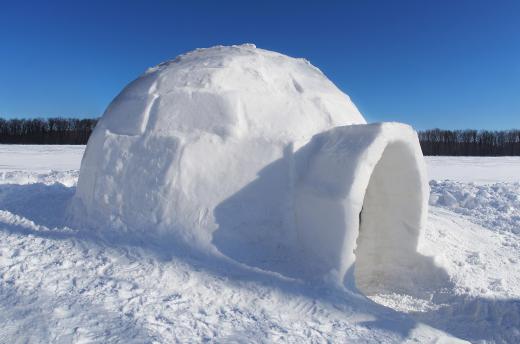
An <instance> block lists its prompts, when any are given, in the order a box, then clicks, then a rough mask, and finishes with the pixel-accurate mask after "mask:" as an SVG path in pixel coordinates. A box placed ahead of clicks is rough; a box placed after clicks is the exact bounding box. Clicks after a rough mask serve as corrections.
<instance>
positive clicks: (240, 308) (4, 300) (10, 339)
mask: <svg viewBox="0 0 520 344" xmlns="http://www.w3.org/2000/svg"><path fill="white" fill-rule="evenodd" d="M83 148H84V147H72V146H65V147H64V146H39V147H31V146H3V145H0V164H1V165H2V172H6V173H7V172H9V173H10V176H11V177H12V178H10V179H8V180H6V179H4V176H5V174H4V175H0V323H1V324H2V326H1V328H0V342H1V343H71V342H72V343H84V342H89V343H122V342H124V343H175V342H203V341H206V342H219V343H234V342H255V343H264V342H265V343H267V342H287V343H321V342H354V343H408V342H410V343H457V342H460V341H459V340H457V338H455V337H458V338H463V339H465V340H466V341H469V342H472V343H518V342H519V341H520V331H519V330H518V329H519V328H520V317H519V314H520V288H518V286H519V285H520V270H519V269H518V263H519V262H520V236H519V235H518V234H515V231H513V230H508V227H509V226H510V225H511V223H510V222H509V220H508V219H507V218H506V217H503V216H496V217H495V218H494V219H493V217H494V216H495V214H498V210H497V211H495V210H494V209H495V208H494V207H495V205H496V203H495V200H496V201H500V202H503V204H506V203H507V204H508V205H509V207H510V208H511V209H514V212H519V211H520V209H519V204H518V202H516V201H515V200H514V199H512V198H511V197H506V196H505V195H508V194H515V193H516V194H517V193H518V185H517V183H518V182H520V177H519V176H518V175H517V176H516V178H517V179H514V177H515V176H513V175H508V176H505V177H504V172H503V171H505V170H507V169H508V168H509V167H513V170H514V169H515V168H519V167H520V159H519V160H516V161H517V162H516V164H515V163H514V162H513V161H512V160H511V159H510V158H498V159H496V158H495V159H491V158H480V159H477V158H472V159H473V161H474V162H475V164H478V165H489V164H493V165H494V166H495V168H494V169H487V170H486V175H485V178H486V179H487V180H491V181H492V183H494V184H496V183H499V185H500V187H501V190H499V191H497V192H496V193H494V192H489V191H490V190H493V189H492V188H493V187H494V186H493V184H487V185H483V184H479V185H478V186H475V185H474V184H467V183H464V182H461V181H459V182H457V183H455V182H435V183H432V184H431V187H432V195H435V194H442V193H443V192H449V193H451V194H455V195H457V194H458V193H459V192H462V193H465V192H467V193H469V194H474V195H475V198H477V199H478V202H479V204H480V205H481V206H479V207H476V208H473V210H472V211H471V212H468V213H467V214H466V215H462V216H461V215H460V213H459V212H458V210H457V207H448V206H445V205H442V207H437V206H431V207H430V213H429V221H428V224H427V226H426V227H425V230H424V231H423V234H422V235H421V237H420V238H419V247H418V250H419V253H420V254H422V255H424V256H429V257H434V261H435V263H436V264H438V265H439V266H441V267H443V269H444V270H445V272H446V273H447V276H442V275H441V274H437V276H436V277H435V279H434V282H435V283H433V285H431V284H432V283H430V282H431V281H428V280H427V279H425V278H422V279H420V281H422V282H424V284H423V285H421V284H419V285H417V284H416V287H417V288H416V289H414V290H408V292H404V291H403V290H391V289H383V290H380V291H379V292H376V293H373V294H371V295H370V299H367V298H366V297H363V296H361V295H359V294H356V293H352V292H349V291H344V290H342V289H334V288H330V287H327V286H324V285H319V284H318V285H317V284H314V283H312V284H308V283H304V282H302V281H301V280H298V279H290V278H285V277H283V276H280V275H279V274H272V273H268V272H266V271H263V270H260V269H255V268H250V267H247V266H245V265H240V264H236V263H234V262H233V261H231V260H226V259H223V258H222V257H221V258H219V257H202V256H196V255H193V254H192V251H190V250H188V247H183V246H179V245H177V246H175V247H173V246H171V245H169V243H164V244H161V243H151V242H141V241H139V240H137V239H136V238H135V237H133V236H129V235H127V236H121V237H116V238H111V237H110V236H107V235H98V234H96V233H94V232H89V231H86V230H85V228H83V227H75V226H72V227H71V226H69V225H68V224H67V222H66V221H65V219H64V215H65V210H66V206H67V204H68V203H69V202H70V200H71V198H72V197H73V195H74V193H75V187H74V186H72V187H69V186H66V185H64V184H63V182H65V183H66V184H69V182H70V185H75V184H76V178H77V175H78V170H77V169H78V168H79V163H80V161H79V160H80V158H81V152H80V151H81V149H83ZM16 156H24V159H25V160H23V161H22V159H19V160H18V161H16V159H15V157H16ZM42 156H45V159H44V158H42ZM33 159H40V163H39V164H38V165H39V166H37V165H32V164H31V161H33ZM44 160H46V162H45V161H44ZM427 162H428V167H429V171H432V170H434V171H435V173H436V174H435V178H437V179H439V180H443V179H446V178H448V177H450V176H453V175H454V174H455V173H457V174H458V175H462V171H463V170H464V166H467V163H466V162H465V159H464V158H462V159H461V158H456V157H446V158H442V159H438V158H436V159H427ZM54 166H58V167H57V168H56V169H55V168H54ZM71 168H72V169H73V170H72V171H70V173H69V172H67V171H68V170H69V169H71ZM472 171H473V169H471V168H467V169H466V173H467V175H468V176H471V175H472ZM493 171H497V173H496V175H493V174H492V173H493ZM441 172H442V173H441ZM17 174H20V175H22V176H24V177H22V178H17V177H16V176H15V175H17ZM67 174H68V177H67V178H66V179H62V177H63V176H65V175H67ZM27 175H31V176H32V177H31V179H25V176H27ZM476 177H477V178H481V177H482V176H476ZM503 177H504V178H505V179H503V180H501V179H500V178H503ZM13 178H14V179H13ZM465 178H469V177H465ZM16 179H17V180H19V182H17V183H13V181H14V180H16ZM5 183H8V184H5ZM476 187H483V188H484V190H487V191H488V192H487V193H483V192H480V193H479V192H478V191H476V189H475V188H476ZM487 188H489V189H487ZM461 199H462V198H461ZM487 216H489V217H490V219H493V220H492V221H490V222H488V223H487V224H486V226H485V227H482V225H481V224H482V223H483V222H482V219H484V218H486V217H487ZM517 228H518V227H517ZM106 233H108V231H103V232H101V233H99V234H106ZM516 233H518V232H516ZM428 274H429V271H428ZM434 275H435V274H434ZM374 301H375V302H374Z"/></svg>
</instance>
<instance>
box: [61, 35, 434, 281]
mask: <svg viewBox="0 0 520 344" xmlns="http://www.w3.org/2000/svg"><path fill="white" fill-rule="evenodd" d="M365 195H366V196H365ZM427 200H428V184H427V178H426V171H425V167H424V162H423V158H422V154H421V150H420V147H419V143H418V140H417V136H416V134H415V132H414V131H413V130H412V129H411V128H410V127H408V126H405V125H402V124H398V123H383V124H370V125H367V124H365V120H364V119H363V117H362V116H361V114H360V113H359V112H358V110H357V109H356V107H355V106H354V105H353V103H352V102H351V101H350V99H349V98H348V96H346V95H345V94H344V93H342V92H341V91H340V90H339V89H338V88H337V87H336V86H334V84H333V83H332V82H330V81H329V80H328V79H327V78H326V77H325V76H324V75H323V73H321V72H320V71H319V70H318V69H317V68H315V67H313V66H312V65H311V64H310V63H309V62H308V61H306V60H303V59H295V58H290V57H287V56H284V55H281V54H278V53H275V52H270V51H266V50H262V49H257V48H256V47H255V46H253V45H241V46H232V47H221V46H219V47H213V48H208V49H198V50H195V51H193V52H190V53H187V54H185V55H182V56H180V57H178V58H177V59H175V60H173V61H170V62H166V63H163V64H160V65H159V66H157V67H154V68H151V69H149V70H148V71H147V72H146V73H145V74H144V75H142V76H141V77H139V78H138V79H137V80H135V81H134V82H132V83H131V84H130V85H128V86H127V87H126V88H125V89H124V90H123V91H122V92H121V94H119V95H118V96H117V97H116V98H115V99H114V101H113V102H112V103H111V104H110V106H109V107H108V109H107V111H106V112H105V114H104V115H103V117H102V119H101V121H100V122H99V124H98V125H97V127H96V129H95V131H94V133H93V134H92V136H91V138H90V140H89V143H88V146H87V149H86V152H85V156H84V158H83V161H82V165H81V171H80V177H79V181H78V188H77V191H76V195H75V198H74V201H73V205H72V206H71V210H70V214H71V218H72V219H73V220H74V221H75V223H77V224H81V225H85V226H89V227H92V228H98V229H99V228H107V229H110V230H111V231H113V230H114V227H116V228H118V231H119V232H124V233H132V235H137V236H140V237H141V238H142V240H150V238H152V239H159V240H161V241H163V242H165V241H170V242H172V243H174V242H182V243H185V244H188V245H189V246H190V247H192V249H193V250H194V251H197V252H199V253H200V254H209V255H215V254H216V255H219V254H223V255H225V256H226V257H227V258H230V259H233V260H234V261H238V262H240V263H245V264H247V265H249V266H254V267H258V268H261V269H264V270H268V271H273V272H277V273H281V274H283V275H285V276H287V277H302V278H306V279H322V278H325V279H326V280H328V281H331V282H335V283H339V284H342V283H343V282H344V281H345V283H347V285H351V286H354V282H353V277H354V276H358V277H359V278H360V279H361V280H362V283H361V284H360V285H359V286H358V287H363V288H365V287H368V286H369V285H374V284H387V285H388V284H397V283H400V282H401V281H403V279H402V278H400V277H399V276H395V274H394V272H395V271H394V270H392V271H390V270H389V268H390V267H392V266H401V269H402V270H403V271H405V270H406V267H409V266H416V265H417V263H416V262H417V261H418V260H421V259H422V258H421V256H420V255H418V254H417V242H418V238H419V235H420V232H421V230H422V228H423V227H424V223H425V219H426V214H427ZM362 209H363V212H362ZM360 214H361V215H360ZM360 217H361V218H362V221H361V227H360ZM359 233H361V235H358V234H359ZM172 245H173V244H172ZM356 247H357V248H356ZM354 250H356V253H355V254H354ZM356 257H357V258H358V260H359V264H358V268H357V269H356V273H355V274H354V273H353V272H354V262H355V261H356ZM375 266H378V267H377V268H376V267H375ZM427 267H428V266H427V265H424V268H427ZM349 271H350V272H351V273H349ZM346 276H347V277H346ZM345 277H346V278H345Z"/></svg>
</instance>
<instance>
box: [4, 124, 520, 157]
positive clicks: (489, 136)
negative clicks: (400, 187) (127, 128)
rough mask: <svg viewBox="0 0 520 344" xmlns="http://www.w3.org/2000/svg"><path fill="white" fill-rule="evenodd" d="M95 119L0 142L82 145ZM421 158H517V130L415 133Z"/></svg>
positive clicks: (21, 131) (18, 129) (26, 128)
mask: <svg viewBox="0 0 520 344" xmlns="http://www.w3.org/2000/svg"><path fill="white" fill-rule="evenodd" d="M96 123H97V119H78V118H45V119H44V118H35V119H3V118H0V143H3V144H72V145H84V144H86V143H87V141H88V138H89V136H90V134H91V133H92V131H93V130H94V127H95V126H96ZM418 134H419V141H420V143H421V148H422V151H423V154H424V155H455V156H505V155H517V156H520V130H502V131H490V130H442V129H431V130H424V131H419V132H418Z"/></svg>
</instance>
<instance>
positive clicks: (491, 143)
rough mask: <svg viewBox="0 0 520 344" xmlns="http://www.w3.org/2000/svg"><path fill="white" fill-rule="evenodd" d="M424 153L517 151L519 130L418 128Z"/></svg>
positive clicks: (468, 153) (500, 152)
mask: <svg viewBox="0 0 520 344" xmlns="http://www.w3.org/2000/svg"><path fill="white" fill-rule="evenodd" d="M419 141H420V142H421V148H422V150H423V154H424V155H454V156H505V155H510V156H513V155H516V156H519V155H520V130H516V129H515V130H502V131H489V130H480V131H477V130H469V129H468V130H441V129H431V130H424V131H420V132H419Z"/></svg>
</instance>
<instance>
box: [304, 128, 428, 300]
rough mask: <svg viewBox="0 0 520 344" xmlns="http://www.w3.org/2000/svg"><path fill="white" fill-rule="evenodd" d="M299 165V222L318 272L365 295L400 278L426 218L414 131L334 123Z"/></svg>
mask: <svg viewBox="0 0 520 344" xmlns="http://www.w3.org/2000/svg"><path fill="white" fill-rule="evenodd" d="M301 170H302V171H304V172H303V173H302V174H301V175H300V176H299V182H298V185H297V187H296V195H295V197H296V198H295V213H296V228H297V231H298V236H299V239H300V242H301V244H302V246H303V247H304V250H305V252H306V257H307V259H309V264H312V266H313V268H314V269H315V270H316V271H315V272H316V273H322V274H327V273H329V274H330V273H331V272H332V276H331V277H332V278H334V279H337V281H338V282H343V283H345V284H346V285H353V283H354V282H355V284H356V286H357V287H358V288H359V289H361V290H362V291H363V292H365V293H366V292H369V291H370V289H371V288H372V287H374V286H375V285H380V284H392V285H399V284H400V283H402V281H403V274H402V273H401V272H402V271H401V272H399V271H400V270H401V269H406V267H407V266H411V265H413V264H414V262H417V260H418V258H419V257H422V256H420V255H419V254H418V253H417V243H418V239H419V234H420V232H421V230H422V228H423V226H424V224H425V220H426V216H427V201H428V190H429V186H428V183H427V178H426V169H425V166H424V160H423V157H422V153H421V149H420V145H419V141H418V139H417V135H416V133H415V132H414V130H413V129H412V128H411V127H409V126H407V125H404V124H399V123H378V124H370V125H353V126H344V127H338V128H335V129H332V130H330V131H327V132H325V133H322V134H320V135H317V136H316V137H315V138H314V144H313V148H312V151H311V152H309V154H308V158H307V161H306V166H305V168H302V169H301ZM354 263H355V266H354ZM354 280H355V281H354Z"/></svg>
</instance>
